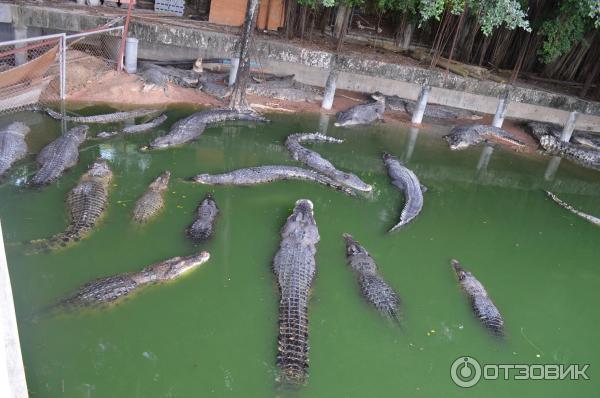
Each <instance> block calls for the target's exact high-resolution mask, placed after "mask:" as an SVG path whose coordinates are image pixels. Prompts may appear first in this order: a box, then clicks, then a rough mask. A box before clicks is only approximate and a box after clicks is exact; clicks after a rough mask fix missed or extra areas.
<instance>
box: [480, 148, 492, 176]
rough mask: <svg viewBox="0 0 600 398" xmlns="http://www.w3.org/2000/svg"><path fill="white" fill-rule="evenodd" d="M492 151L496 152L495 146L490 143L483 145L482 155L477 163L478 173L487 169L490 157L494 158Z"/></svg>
mask: <svg viewBox="0 0 600 398" xmlns="http://www.w3.org/2000/svg"><path fill="white" fill-rule="evenodd" d="M492 153H494V148H492V147H491V146H489V145H486V146H484V147H483V151H481V156H480V157H479V162H478V163H477V172H478V173H483V172H486V171H487V168H488V165H489V164H490V159H491V158H492Z"/></svg>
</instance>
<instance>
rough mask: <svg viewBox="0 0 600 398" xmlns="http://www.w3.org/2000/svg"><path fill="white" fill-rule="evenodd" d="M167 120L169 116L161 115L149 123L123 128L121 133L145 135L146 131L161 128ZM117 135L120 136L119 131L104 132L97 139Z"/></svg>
mask: <svg viewBox="0 0 600 398" xmlns="http://www.w3.org/2000/svg"><path fill="white" fill-rule="evenodd" d="M165 120H167V115H160V116H159V117H157V118H155V119H152V120H150V121H149V122H147V123H141V124H134V125H133V126H127V127H125V128H123V130H121V131H122V132H123V134H138V133H143V132H145V131H148V130H152V129H153V128H155V127H158V126H160V125H161V124H163V123H164V121H165ZM116 135H119V132H118V131H110V132H108V131H103V132H101V133H98V135H96V137H98V138H110V137H114V136H116Z"/></svg>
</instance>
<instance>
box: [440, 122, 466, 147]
mask: <svg viewBox="0 0 600 398" xmlns="http://www.w3.org/2000/svg"><path fill="white" fill-rule="evenodd" d="M467 129H468V127H458V128H455V129H453V130H452V132H451V133H450V134H447V135H445V136H444V139H445V140H446V142H447V143H448V146H449V147H450V149H451V150H453V151H459V150H461V149H465V148H467V147H468V146H469V145H470V144H469V141H468V140H467V139H466V136H465V133H466V131H467Z"/></svg>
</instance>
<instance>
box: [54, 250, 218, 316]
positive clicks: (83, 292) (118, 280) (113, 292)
mask: <svg viewBox="0 0 600 398" xmlns="http://www.w3.org/2000/svg"><path fill="white" fill-rule="evenodd" d="M209 258H210V254H209V253H208V252H201V253H198V254H194V255H191V256H186V257H174V258H171V259H168V260H165V261H162V262H160V263H156V264H153V265H149V266H147V267H145V268H144V269H142V270H141V271H138V272H127V273H124V274H119V275H113V276H108V277H104V278H99V279H95V280H93V281H91V282H88V283H86V284H85V285H83V286H81V287H80V288H79V289H78V290H77V291H76V292H75V293H74V294H72V295H70V296H68V297H66V298H64V299H63V300H61V301H60V302H59V303H58V304H57V305H56V306H55V307H56V308H61V309H63V310H74V309H78V308H84V307H90V306H101V305H103V304H104V305H107V304H114V303H117V302H118V301H119V300H122V299H124V298H125V297H127V296H129V295H131V294H132V293H134V292H135V291H137V290H139V289H140V288H141V287H144V286H148V285H155V284H158V283H164V282H168V281H171V280H174V279H177V278H179V277H180V276H182V275H183V274H185V273H187V272H188V271H190V270H193V269H195V268H198V267H199V266H200V265H202V264H204V263H205V262H207V261H208V259H209Z"/></svg>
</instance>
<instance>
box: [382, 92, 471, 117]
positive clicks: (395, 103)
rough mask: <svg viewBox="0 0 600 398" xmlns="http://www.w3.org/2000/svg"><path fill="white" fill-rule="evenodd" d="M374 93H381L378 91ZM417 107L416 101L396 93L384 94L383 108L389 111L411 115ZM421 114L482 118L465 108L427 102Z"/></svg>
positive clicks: (427, 115)
mask: <svg viewBox="0 0 600 398" xmlns="http://www.w3.org/2000/svg"><path fill="white" fill-rule="evenodd" d="M375 94H380V95H383V94H381V93H379V92H377V93H375ZM416 108H417V103H416V102H415V101H411V100H409V99H405V98H400V97H398V96H397V95H386V96H385V109H386V110H391V111H400V112H406V113H408V114H409V115H412V114H413V113H414V112H415V109H416ZM423 116H426V117H431V118H435V119H471V120H476V119H482V117H481V116H479V115H476V114H474V113H473V112H471V111H468V110H466V109H460V108H454V107H451V106H444V105H435V104H427V106H426V107H425V112H423Z"/></svg>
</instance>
